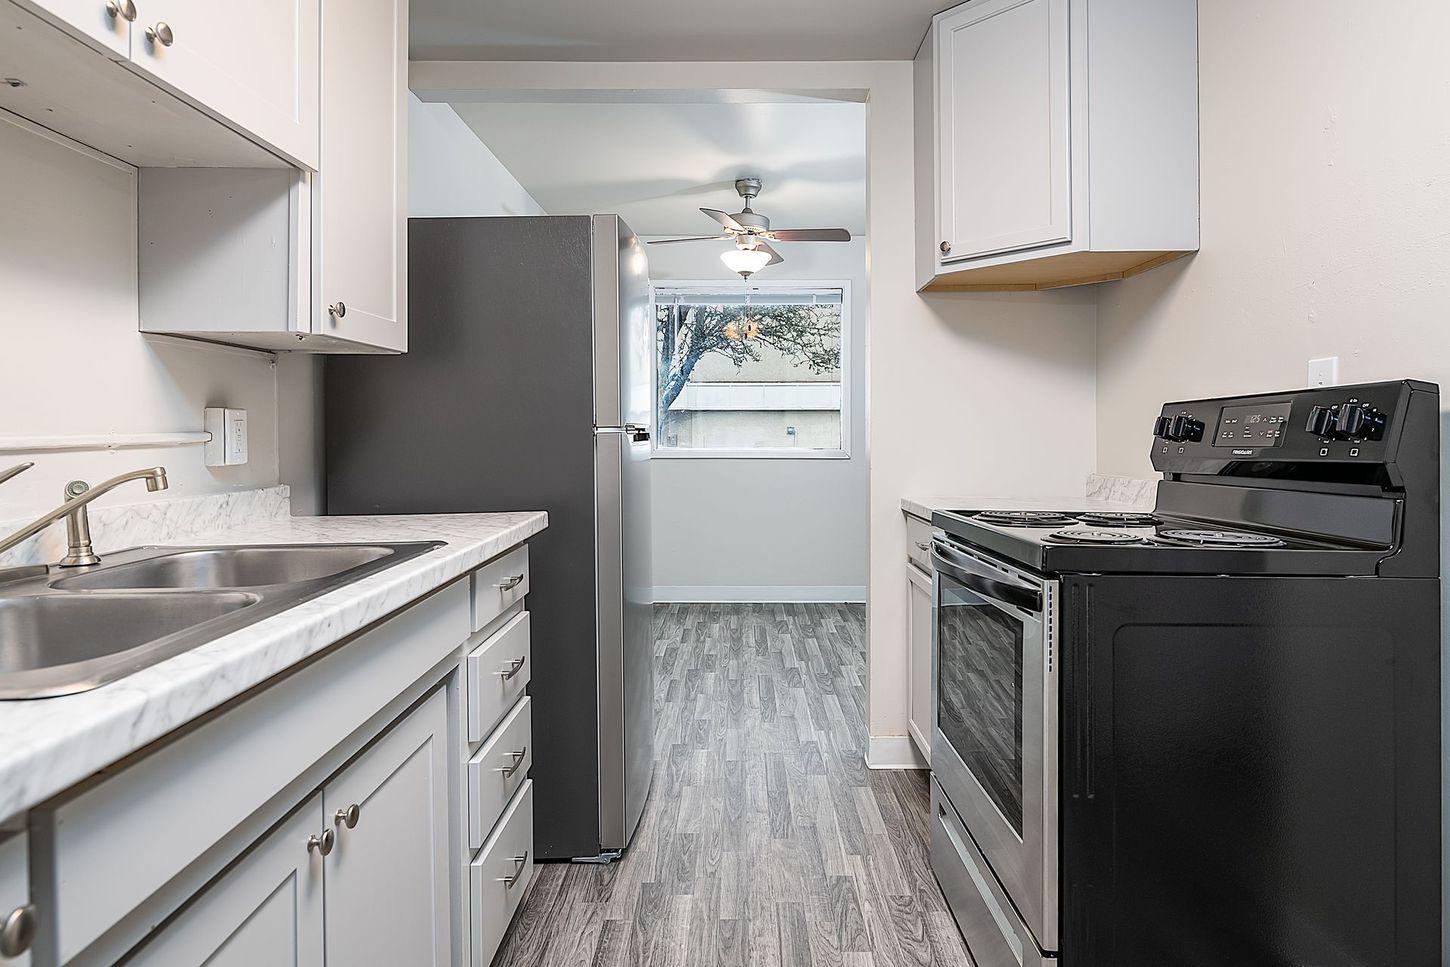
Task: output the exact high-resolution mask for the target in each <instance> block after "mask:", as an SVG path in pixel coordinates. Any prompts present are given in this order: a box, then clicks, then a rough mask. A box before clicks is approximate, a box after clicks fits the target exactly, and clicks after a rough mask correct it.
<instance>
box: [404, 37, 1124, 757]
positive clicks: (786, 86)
mask: <svg viewBox="0 0 1450 967" xmlns="http://www.w3.org/2000/svg"><path fill="white" fill-rule="evenodd" d="M410 84H411V87H412V89H413V90H414V91H415V92H417V93H418V95H419V97H421V98H423V99H424V100H430V99H431V100H439V101H452V102H455V103H457V102H459V101H463V100H466V99H467V94H468V92H469V91H487V90H497V89H504V90H514V91H544V92H550V91H553V92H557V91H567V90H580V89H592V90H617V91H633V90H665V91H673V90H679V89H681V88H692V89H703V90H721V91H729V90H736V89H738V88H740V87H742V86H744V85H747V84H748V86H749V87H750V88H752V89H754V90H782V91H803V90H811V91H857V90H860V91H867V92H869V94H868V97H869V100H868V105H867V127H868V131H867V167H868V174H867V269H868V274H869V281H868V284H867V290H868V291H867V298H868V312H869V319H870V329H869V331H868V332H867V348H866V356H867V372H866V380H867V414H866V417H867V431H866V432H867V440H866V444H867V457H868V460H869V462H870V470H869V495H868V513H869V523H868V525H867V526H868V541H869V553H870V570H869V572H868V584H869V591H868V605H867V607H868V615H869V626H870V643H869V652H868V663H869V673H870V691H869V706H870V707H869V710H868V720H869V728H870V732H871V749H870V751H869V752H868V759H869V760H870V761H871V762H872V764H874V765H888V764H891V763H893V762H905V761H908V760H909V758H910V740H909V739H908V738H907V737H906V735H907V731H906V721H907V643H906V608H907V600H906V590H905V583H906V582H905V581H904V580H903V572H902V569H903V567H905V562H906V547H907V544H906V529H905V527H904V525H903V520H902V515H901V498H902V496H903V495H904V494H906V493H941V492H943V491H963V490H966V491H970V490H979V491H987V492H996V493H1018V494H1024V495H1043V496H1045V495H1051V494H1061V493H1064V492H1070V493H1079V492H1081V490H1082V487H1083V482H1084V480H1085V478H1086V476H1087V474H1088V473H1089V472H1090V471H1091V470H1092V469H1093V458H1094V453H1095V448H1096V445H1097V444H1096V434H1095V426H1094V421H1093V413H1094V411H1095V407H1096V402H1095V396H1094V394H1095V381H1094V358H1093V357H1094V339H1095V334H1094V313H1095V299H1096V296H1095V295H1094V294H1093V293H1092V292H1091V291H1090V290H1089V291H1086V292H1070V291H1069V292H1060V293H1048V294H1025V295H1024V294H1020V293H1018V294H1007V295H1000V296H996V295H985V296H984V295H971V294H967V295H952V294H941V295H933V296H929V297H922V296H919V295H917V293H916V286H915V270H914V254H913V252H914V239H915V224H914V222H915V217H914V210H915V199H914V188H913V185H914V177H915V176H914V165H913V148H912V141H913V139H912V134H913V129H912V124H913V117H912V115H913V99H912V65H911V64H910V63H908V62H859V63H846V62H794V63H784V62H770V63H749V64H740V63H690V64H679V63H632V64H622V63H595V64H581V63H522V62H510V63H502V62H492V63H489V62H462V61H453V62H415V63H414V64H413V65H412V69H411V73H410ZM856 297H857V298H858V299H859V298H860V297H861V296H860V294H859V293H857V296H856ZM1065 421H1066V425H1067V426H1068V427H1069V428H1070V432H1069V431H1064V430H1062V429H1060V428H1062V427H1063V426H1064V423H1065Z"/></svg>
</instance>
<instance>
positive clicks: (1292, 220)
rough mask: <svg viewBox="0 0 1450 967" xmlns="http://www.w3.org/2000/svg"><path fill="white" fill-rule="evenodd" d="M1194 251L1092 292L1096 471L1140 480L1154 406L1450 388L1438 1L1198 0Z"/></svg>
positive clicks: (1443, 74)
mask: <svg viewBox="0 0 1450 967" xmlns="http://www.w3.org/2000/svg"><path fill="white" fill-rule="evenodd" d="M1199 21H1200V59H1201V96H1200V101H1201V110H1202V190H1201V197H1202V213H1203V214H1202V226H1203V241H1202V245H1203V248H1202V251H1201V252H1199V253H1198V254H1197V255H1195V256H1193V257H1192V258H1190V259H1186V260H1183V261H1179V262H1175V263H1172V264H1171V265H1168V266H1165V267H1163V268H1160V269H1156V270H1154V271H1152V272H1148V273H1146V274H1144V275H1141V276H1138V277H1136V278H1133V279H1130V280H1127V281H1124V282H1118V283H1112V284H1110V285H1106V286H1102V287H1100V288H1101V292H1102V296H1101V303H1100V308H1099V316H1098V319H1099V334H1100V335H1099V362H1100V373H1099V381H1098V426H1099V434H1098V440H1099V443H1098V458H1099V459H1098V469H1099V471H1101V472H1103V473H1119V474H1131V475H1135V476H1147V475H1150V474H1151V472H1152V471H1151V467H1150V465H1149V462H1148V447H1147V445H1146V443H1145V438H1144V436H1143V432H1144V431H1146V428H1147V426H1148V424H1149V423H1150V422H1151V421H1152V418H1153V416H1154V415H1155V414H1156V413H1157V412H1158V407H1159V405H1160V404H1161V403H1162V402H1163V401H1164V400H1170V399H1184V398H1193V397H1195V396H1217V395H1223V394H1229V393H1241V392H1253V391H1272V390H1279V389H1285V388H1289V387H1297V386H1302V385H1304V384H1305V381H1306V375H1307V374H1306V363H1307V361H1308V360H1309V359H1311V358H1314V357H1320V356H1333V355H1337V356H1339V357H1340V378H1341V380H1342V381H1343V382H1364V381H1369V380H1378V379H1396V378H1399V377H1403V376H1413V377H1419V378H1422V379H1428V380H1434V381H1437V382H1440V383H1442V384H1450V311H1447V310H1450V61H1447V60H1446V58H1445V56H1444V43H1445V38H1446V37H1450V6H1447V5H1445V4H1443V3H1440V2H1438V0H1404V2H1400V3H1393V4H1385V5H1380V6H1377V7H1375V8H1374V12H1373V14H1372V15H1371V14H1369V13H1368V12H1367V10H1366V8H1365V7H1363V6H1362V5H1358V4H1354V3H1351V2H1349V0H1329V2H1327V3H1309V2H1307V0H1295V2H1284V3H1271V4H1264V3H1256V2H1251V0H1223V2H1218V3H1205V4H1200V6H1199Z"/></svg>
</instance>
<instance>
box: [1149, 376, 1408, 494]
mask: <svg viewBox="0 0 1450 967" xmlns="http://www.w3.org/2000/svg"><path fill="white" fill-rule="evenodd" d="M1421 389H1429V390H1433V387H1429V384H1419V383H1415V382H1413V381H1409V380H1403V381H1398V382H1389V383H1366V384H1362V385H1358V386H1326V387H1321V388H1317V389H1307V390H1296V391H1294V392H1289V393H1274V394H1262V395H1256V396H1241V397H1228V398H1224V399H1217V400H1200V401H1194V402H1189V403H1169V404H1167V405H1165V406H1164V407H1163V409H1162V410H1161V411H1160V413H1159V415H1158V418H1157V420H1156V421H1155V422H1154V425H1153V452H1152V457H1153V466H1154V468H1155V469H1157V470H1159V471H1162V472H1169V473H1172V472H1178V473H1190V474H1205V473H1207V474H1221V473H1231V474H1239V475H1250V476H1266V475H1267V476H1274V475H1281V474H1287V475H1288V476H1290V477H1299V476H1303V475H1304V474H1306V473H1309V471H1308V469H1307V465H1310V464H1316V463H1354V464H1376V463H1386V462H1393V461H1394V460H1395V459H1396V458H1397V455H1396V452H1395V447H1396V444H1397V442H1398V441H1397V437H1398V436H1399V432H1400V430H1399V427H1398V422H1399V421H1400V420H1401V419H1402V418H1403V415H1404V413H1405V411H1406V407H1407V406H1408V405H1409V400H1410V397H1411V394H1412V392H1415V391H1418V390H1421ZM1281 464H1297V465H1302V466H1301V467H1300V468H1299V469H1290V468H1287V467H1281V468H1280V470H1278V471H1274V470H1271V469H1270V468H1271V467H1273V466H1275V465H1281Z"/></svg>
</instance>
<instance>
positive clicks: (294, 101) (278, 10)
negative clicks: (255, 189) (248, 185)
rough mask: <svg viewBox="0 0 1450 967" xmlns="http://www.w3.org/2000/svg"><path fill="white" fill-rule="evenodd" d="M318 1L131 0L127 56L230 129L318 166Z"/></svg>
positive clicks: (307, 164) (300, 161) (304, 163)
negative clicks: (133, 0)
mask: <svg viewBox="0 0 1450 967" xmlns="http://www.w3.org/2000/svg"><path fill="white" fill-rule="evenodd" d="M318 3H319V0H248V2H247V3H245V4H237V3H197V2H196V0H136V6H137V11H138V13H139V16H138V17H137V19H136V22H135V23H134V24H132V33H133V43H132V46H131V60H132V63H133V65H134V66H135V68H136V69H138V70H140V71H142V72H144V73H145V74H147V75H149V76H151V77H153V78H155V79H156V80H158V81H160V82H161V84H162V85H163V86H165V87H167V88H169V89H170V90H172V91H174V92H176V93H177V94H179V95H180V96H181V97H183V98H185V99H187V100H189V101H192V102H194V103H196V104H199V105H201V106H202V107H203V108H206V109H207V110H208V111H210V112H211V113H213V114H215V115H217V116H218V117H220V118H221V119H222V120H224V121H225V122H227V123H228V124H229V125H231V126H232V127H235V128H237V129H239V130H241V131H244V132H246V133H247V134H250V135H252V136H253V137H255V138H256V139H258V140H259V141H262V142H263V143H265V144H267V145H268V146H270V147H272V148H273V149H275V150H276V151H277V152H278V153H280V154H283V155H285V156H287V158H288V159H289V160H291V161H293V162H295V163H297V164H299V165H301V166H302V167H304V168H316V167H317V160H318V140H317V139H318V134H317V123H318V67H317V62H318V56H319V53H318V29H319V21H318V16H319V14H318ZM148 31H151V32H153V33H155V34H157V36H154V37H153V36H152V35H151V34H149V33H148ZM168 36H169V37H170V38H171V42H170V43H169V44H168V43H165V40H166V38H167V37H168Z"/></svg>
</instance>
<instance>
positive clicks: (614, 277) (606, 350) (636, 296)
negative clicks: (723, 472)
mask: <svg viewBox="0 0 1450 967" xmlns="http://www.w3.org/2000/svg"><path fill="white" fill-rule="evenodd" d="M651 299H652V297H651V294H650V285H649V260H648V259H647V258H646V257H645V252H644V243H642V242H641V241H640V240H639V238H638V236H636V235H635V234H634V232H633V231H631V230H630V227H629V226H628V225H626V224H625V223H624V220H623V219H621V218H620V217H619V216H618V215H595V216H594V425H595V426H624V425H625V424H626V423H629V424H634V425H635V426H642V427H648V426H649V425H650V414H651V412H653V410H654V322H653V318H652V315H651V311H650V306H651Z"/></svg>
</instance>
